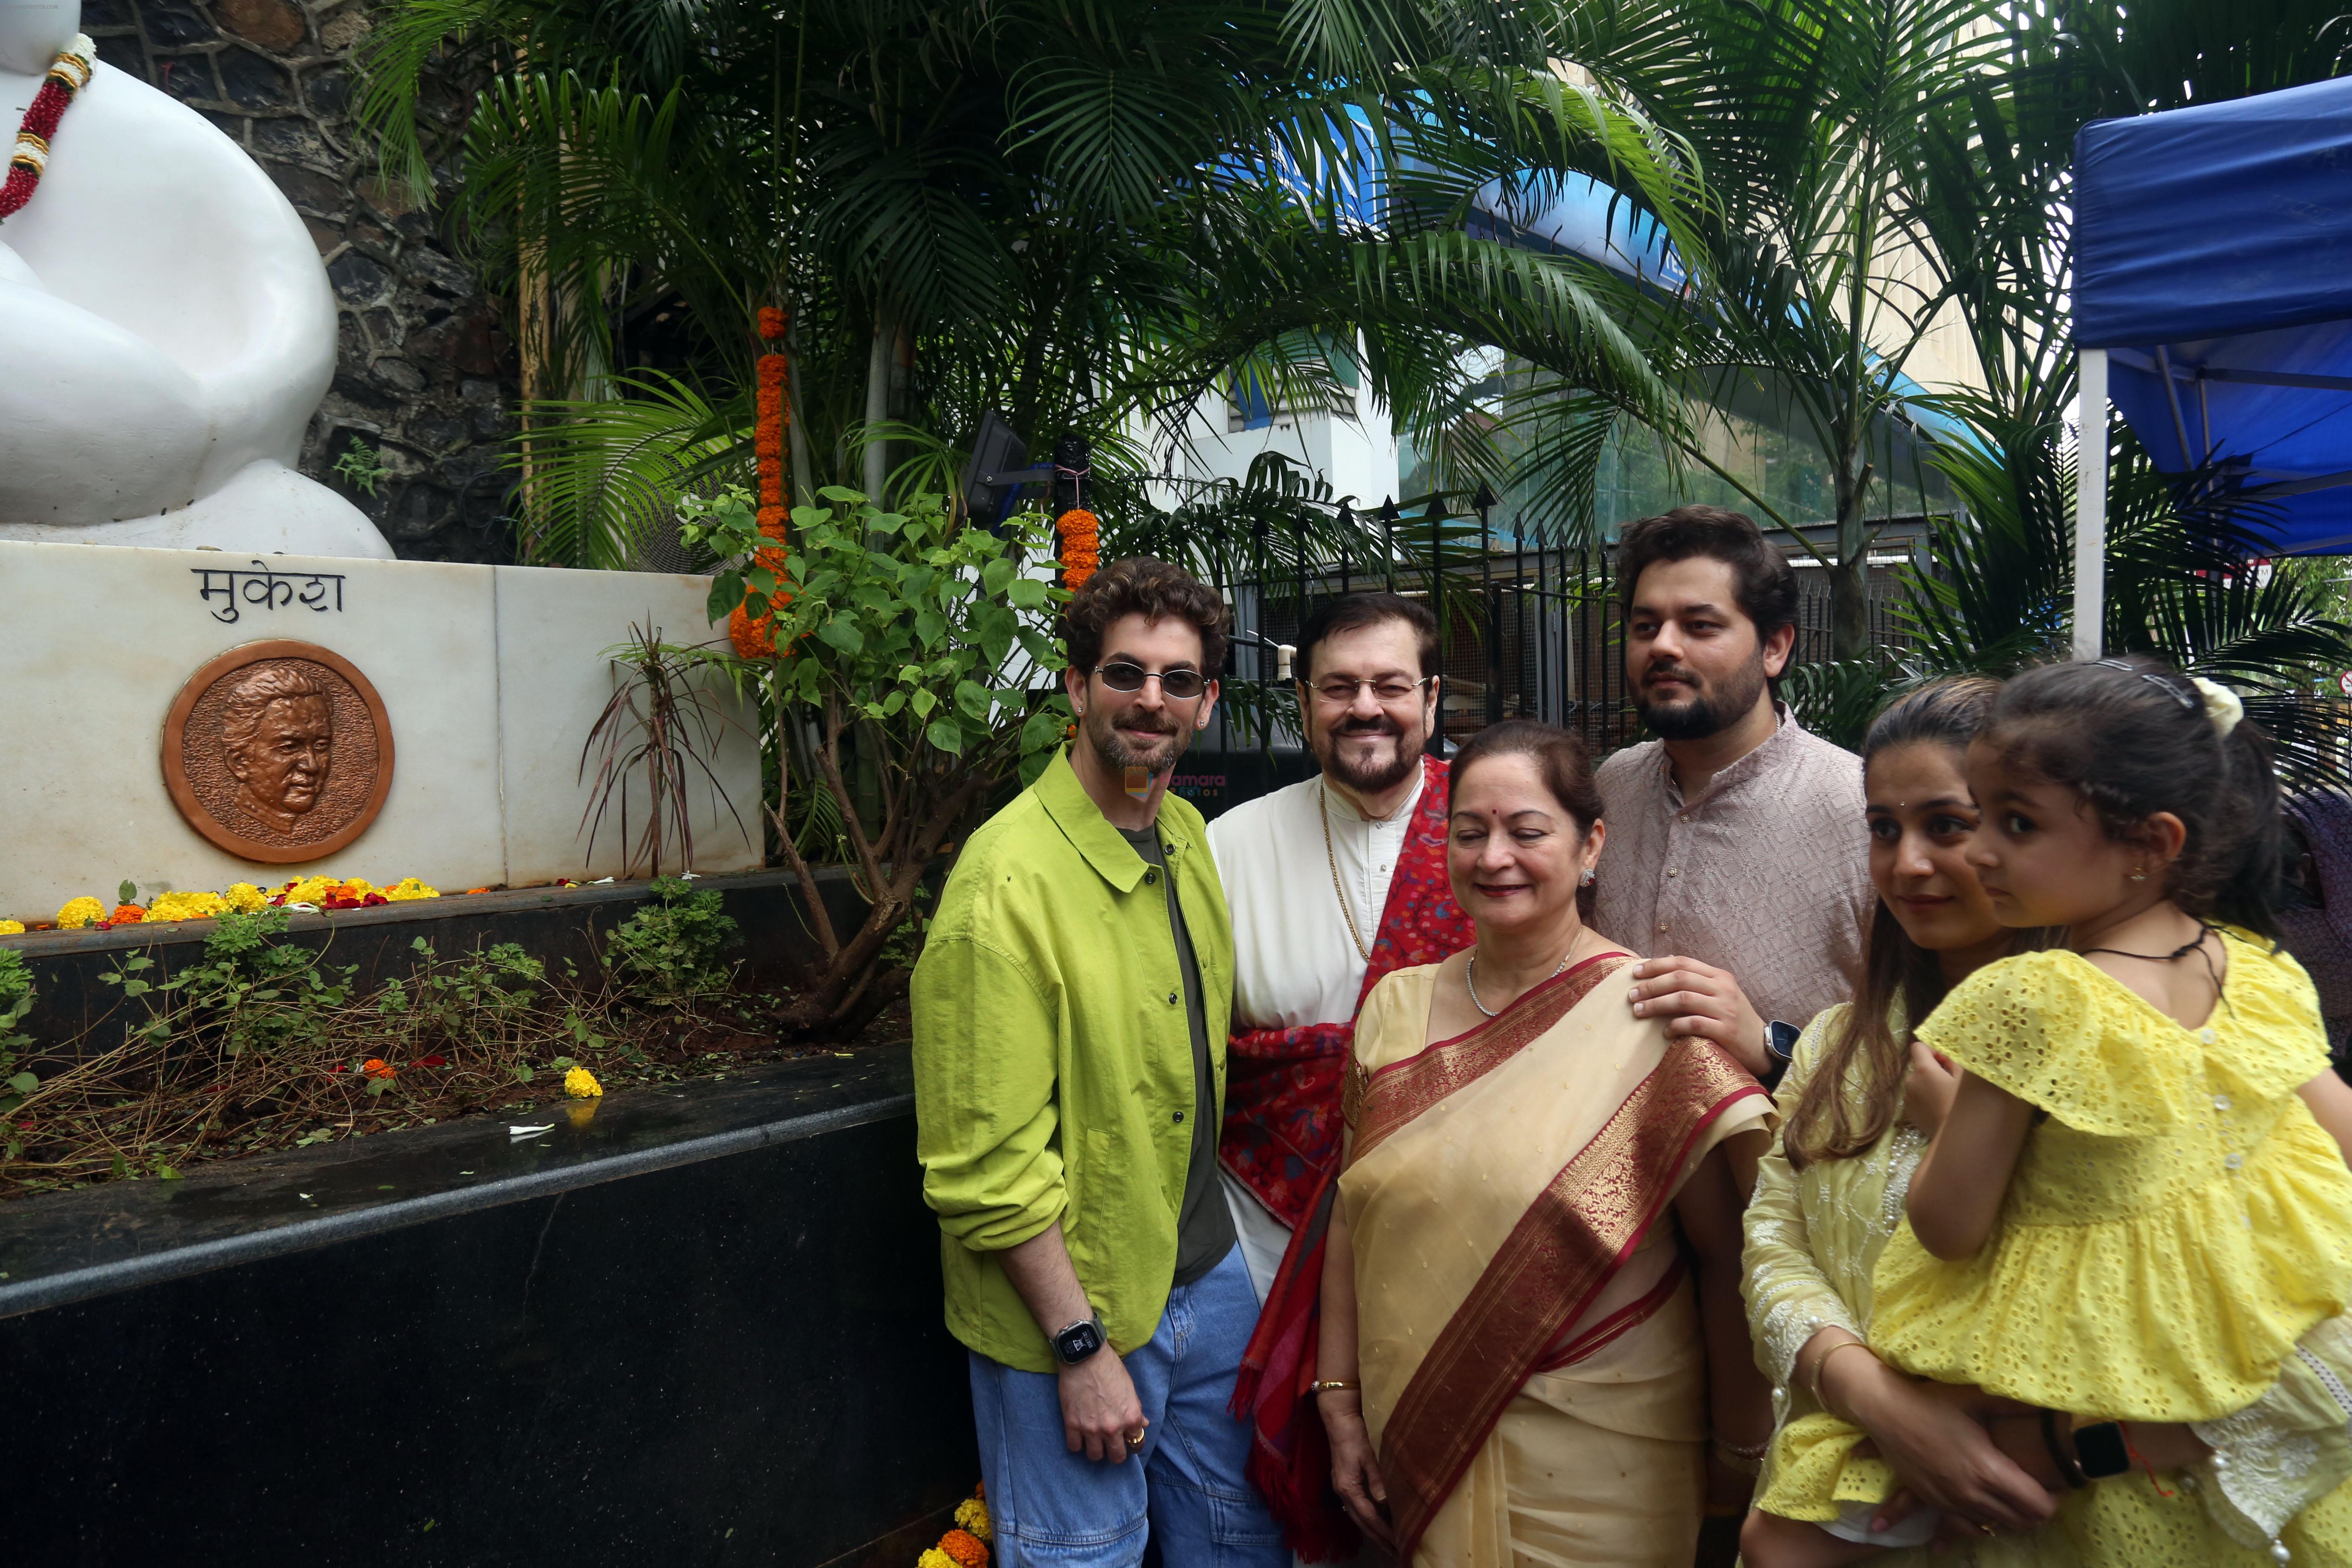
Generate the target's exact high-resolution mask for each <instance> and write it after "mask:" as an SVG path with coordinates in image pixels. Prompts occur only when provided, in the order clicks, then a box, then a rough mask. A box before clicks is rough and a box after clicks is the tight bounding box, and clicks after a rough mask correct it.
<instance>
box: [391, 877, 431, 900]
mask: <svg viewBox="0 0 2352 1568" xmlns="http://www.w3.org/2000/svg"><path fill="white" fill-rule="evenodd" d="M378 891H380V892H382V893H383V896H384V898H385V900H387V901H389V902H391V903H395V904H403V903H406V902H407V901H408V900H411V899H437V898H439V897H440V896H441V890H440V889H438V888H428V887H426V886H425V884H424V883H423V882H421V881H419V880H417V879H415V878H414V877H403V878H402V879H400V880H399V881H397V882H394V884H393V885H392V886H391V887H389V888H383V889H378Z"/></svg>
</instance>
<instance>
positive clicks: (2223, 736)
mask: <svg viewBox="0 0 2352 1568" xmlns="http://www.w3.org/2000/svg"><path fill="white" fill-rule="evenodd" d="M2189 684H2190V685H2191V686H2194V687H2195V688H2197V695H2198V696H2200V697H2201V698H2203V699H2204V700H2205V717H2206V719H2207V721H2210V723H2211V724H2212V726H2213V738H2214V739H2215V740H2217V741H2226V740H2228V739H2229V738H2230V731H2232V730H2234V729H2236V728H2237V727H2238V721H2239V720H2241V719H2242V718H2244V717H2245V716H2246V705H2245V704H2244V703H2243V702H2241V701H2240V700H2238V694H2237V693H2236V692H2234V691H2232V690H2231V689H2229V688H2228V687H2226V686H2223V685H2221V683H2220V682H2218V681H2212V680H2208V679H2205V678H2204V677H2203V676H2201V675H2192V676H2190V677H2189Z"/></svg>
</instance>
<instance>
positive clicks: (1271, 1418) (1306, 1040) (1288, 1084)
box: [1217, 757, 1476, 1563]
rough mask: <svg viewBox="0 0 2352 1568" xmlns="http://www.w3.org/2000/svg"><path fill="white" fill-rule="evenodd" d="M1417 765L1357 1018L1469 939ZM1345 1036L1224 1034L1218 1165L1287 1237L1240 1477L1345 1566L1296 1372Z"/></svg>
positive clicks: (1326, 1452)
mask: <svg viewBox="0 0 2352 1568" xmlns="http://www.w3.org/2000/svg"><path fill="white" fill-rule="evenodd" d="M1422 765H1423V780H1424V782H1423V785H1422V791H1421V801H1420V804H1419V805H1417V806H1416V807H1415V808H1414V810H1413V814H1412V826H1411V827H1410V828H1408V829H1407V830H1406V833H1405V842H1404V847H1403V849H1402V851H1400V852H1399V854H1398V856H1397V866H1396V873H1395V879H1394V880H1392V881H1391V882H1390V884H1389V896H1388V901H1387V902H1386V904H1384V905H1383V906H1382V907H1381V926H1380V931H1379V933H1378V935H1376V936H1375V937H1374V938H1373V940H1372V954H1371V961H1370V963H1367V964H1366V965H1365V968H1364V984H1363V988H1362V989H1361V990H1360V991H1359V992H1357V993H1356V1007H1357V1009H1358V1011H1361V1010H1362V1008H1363V1005H1364V998H1365V997H1366V996H1369V995H1370V994H1371V991H1372V987H1373V986H1375V985H1377V984H1380V983H1381V980H1382V978H1384V977H1385V976H1386V975H1388V974H1389V973H1391V971H1393V970H1398V969H1408V968H1411V967H1412V966H1413V965H1415V964H1421V963H1436V962H1438V961H1439V960H1440V959H1442V958H1445V957H1447V956H1449V955H1451V954H1453V953H1455V952H1460V951H1461V950H1462V949H1464V948H1465V947H1468V946H1469V945H1470V942H1471V940H1472V938H1473V937H1474V936H1475V934H1476V933H1475V930H1474V928H1473V927H1472V925H1471V923H1470V917H1469V916H1468V915H1465V914H1464V913H1463V912H1462V908H1461V906H1460V905H1458V904H1456V903H1455V902H1454V889H1453V885H1452V883H1451V882H1450V881H1449V880H1448V879H1447V877H1446V874H1445V816H1446V802H1447V793H1446V783H1447V781H1446V764H1445V763H1444V762H1442V761H1440V760H1438V759H1437V758H1434V757H1427V758H1423V764H1422ZM1355 1037H1356V1026H1355V1021H1354V1020H1353V1019H1350V1020H1349V1021H1348V1022H1347V1023H1344V1024H1308V1025H1305V1026H1301V1027H1299V1028H1296V1029H1249V1030H1244V1031H1243V1032H1241V1033H1239V1034H1236V1035H1234V1037H1233V1042H1232V1048H1231V1051H1230V1054H1229V1055H1228V1058H1227V1062H1228V1065H1227V1068H1226V1079H1225V1123H1224V1127H1223V1136H1222V1138H1221V1140H1220V1142H1219V1145H1218V1151H1217V1152H1218V1155H1219V1157H1220V1159H1221V1161H1222V1162H1223V1165H1224V1168H1225V1169H1226V1170H1228V1171H1231V1172H1232V1173H1234V1175H1235V1176H1236V1177H1238V1178H1239V1179H1240V1180H1241V1181H1242V1182H1243V1184H1245V1185H1246V1186H1247V1187H1248V1188H1249V1190H1250V1191H1251V1192H1252V1193H1254V1194H1256V1196H1257V1198H1258V1201H1259V1202H1261V1203H1263V1204H1265V1206H1266V1207H1267V1208H1268V1209H1269V1210H1271V1211H1272V1212H1273V1213H1274V1215H1276V1217H1277V1218H1278V1219H1280V1220H1281V1221H1282V1222H1283V1224H1285V1225H1286V1226H1291V1227H1292V1230H1293V1231H1294V1233H1295V1234H1294V1235H1293V1237H1292V1238H1291V1244H1290V1250H1289V1253H1288V1254H1287V1255H1286V1257H1285V1258H1284V1259H1283V1267H1282V1269H1281V1272H1280V1274H1279V1275H1278V1276H1277V1277H1276V1280H1275V1283H1274V1287H1273V1289H1272V1291H1271V1292H1270V1293H1269V1294H1268V1295H1267V1297H1266V1301H1265V1310H1263V1311H1261V1312H1260V1313H1259V1315H1258V1327H1257V1333H1256V1335H1255V1337H1254V1338H1253V1339H1252V1340H1251V1342H1250V1347H1249V1352H1248V1353H1247V1355H1246V1356H1245V1357H1244V1360H1243V1362H1242V1372H1241V1376H1240V1378H1239V1379H1238V1380H1237V1382H1236V1383H1235V1384H1234V1402H1233V1410H1234V1415H1237V1416H1240V1417H1242V1418H1243V1419H1244V1420H1247V1421H1249V1422H1250V1423H1251V1425H1252V1426H1253V1427H1254V1428H1255V1436H1254V1439H1253V1441H1252V1443H1251V1445H1250V1458H1249V1467H1248V1468H1249V1477H1250V1479H1251V1480H1252V1481H1254V1482H1255V1483H1256V1485H1257V1487H1258V1489H1259V1490H1260V1491H1262V1492H1263V1493H1265V1496H1266V1498H1267V1500H1269V1501H1270V1502H1271V1503H1272V1504H1273V1507H1274V1513H1275V1517H1276V1519H1279V1520H1281V1521H1283V1531H1284V1533H1285V1535H1286V1536H1287V1538H1288V1539H1289V1542H1290V1545H1291V1548H1292V1550H1294V1551H1296V1552H1297V1553H1298V1554H1299V1555H1300V1556H1301V1557H1303V1558H1305V1559H1306V1560H1307V1561H1308V1562H1310V1563H1328V1562H1334V1561H1337V1560H1339V1559H1341V1558H1345V1557H1349V1556H1351V1555H1353V1554H1354V1552H1355V1551H1356V1549H1357V1547H1358V1546H1359V1545H1360V1538H1359V1536H1358V1534H1357V1531H1356V1527H1355V1526H1354V1525H1353V1524H1352V1523H1350V1522H1349V1520H1348V1517H1347V1515H1346V1514H1345V1513H1343V1512H1342V1511H1340V1509H1339V1503H1338V1500H1336V1499H1335V1498H1334V1497H1333V1496H1332V1495H1331V1489H1330V1476H1331V1455H1330V1448H1329V1447H1328V1444H1327V1443H1326V1442H1325V1440H1324V1436H1323V1423H1322V1421H1321V1419H1320V1418H1319V1417H1318V1415H1317V1414H1316V1411H1315V1406H1314V1402H1313V1401H1312V1400H1311V1399H1307V1398H1302V1397H1301V1395H1300V1393H1299V1389H1300V1388H1301V1387H1302V1386H1303V1384H1301V1382H1300V1377H1301V1372H1302V1369H1304V1375H1305V1377H1307V1378H1308V1379H1311V1378H1312V1377H1313V1376H1314V1358H1315V1344H1316V1338H1317V1336H1318V1333H1319V1332H1320V1325H1321V1322H1322V1313H1321V1311H1320V1310H1319V1307H1318V1296H1319V1294H1320V1288H1321V1284H1322V1279H1323V1232H1324V1228H1325V1225H1326V1222H1327V1221H1328V1216H1329V1215H1330V1208H1331V1200H1332V1196H1333V1194H1334V1192H1335V1191H1336V1188H1335V1187H1334V1186H1333V1184H1332V1181H1331V1178H1332V1175H1333V1174H1334V1173H1335V1171H1336V1170H1337V1168H1338V1165H1339V1132H1340V1129H1341V1127H1342V1125H1343V1123H1342V1121H1341V1118H1340V1110H1339V1096H1340V1091H1341V1087H1342V1084H1343V1082H1344V1080H1345V1079H1346V1077H1347V1071H1348V1064H1349V1059H1350V1058H1351V1056H1352V1054H1353V1051H1354V1047H1355Z"/></svg>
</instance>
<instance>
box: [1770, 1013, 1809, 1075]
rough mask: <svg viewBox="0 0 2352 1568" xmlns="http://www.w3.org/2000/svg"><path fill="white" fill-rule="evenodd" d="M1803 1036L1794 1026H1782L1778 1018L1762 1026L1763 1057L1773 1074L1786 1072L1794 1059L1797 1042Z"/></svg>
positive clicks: (1800, 1030) (1802, 1032)
mask: <svg viewBox="0 0 2352 1568" xmlns="http://www.w3.org/2000/svg"><path fill="white" fill-rule="evenodd" d="M1803 1034H1804V1031H1803V1030H1802V1029H1800V1028H1799V1027H1797V1026H1796V1025H1794V1024H1783V1023H1782V1022H1780V1020H1779V1019H1778V1018H1775V1019H1773V1020H1772V1021H1771V1022H1770V1023H1769V1024H1767V1025H1765V1026H1764V1055H1765V1058H1766V1059H1767V1060H1769V1061H1770V1062H1771V1064H1772V1071H1773V1072H1774V1073H1775V1074H1779V1073H1782V1072H1786V1071H1787V1070H1788V1068H1789V1064H1790V1062H1792V1061H1794V1060H1795V1059H1796V1057H1797V1041H1798V1039H1799V1038H1800V1037H1802V1036H1803Z"/></svg>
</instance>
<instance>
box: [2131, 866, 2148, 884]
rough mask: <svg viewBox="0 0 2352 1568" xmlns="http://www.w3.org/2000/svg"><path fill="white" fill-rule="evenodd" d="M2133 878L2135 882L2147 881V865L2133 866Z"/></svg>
mask: <svg viewBox="0 0 2352 1568" xmlns="http://www.w3.org/2000/svg"><path fill="white" fill-rule="evenodd" d="M2131 879H2132V880H2133V881H2135V882H2145V881H2147V867H2145V866H2135V867H2133V868H2132V874H2131Z"/></svg>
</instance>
